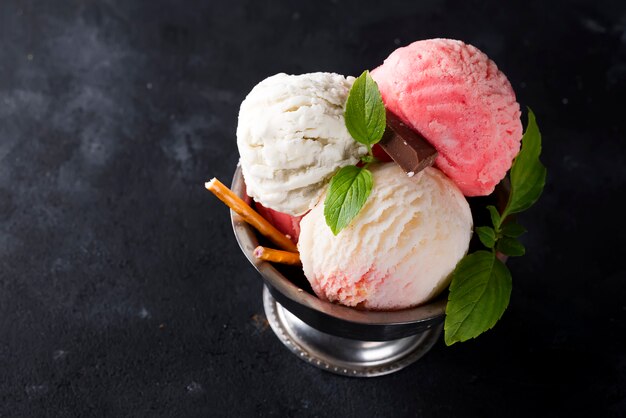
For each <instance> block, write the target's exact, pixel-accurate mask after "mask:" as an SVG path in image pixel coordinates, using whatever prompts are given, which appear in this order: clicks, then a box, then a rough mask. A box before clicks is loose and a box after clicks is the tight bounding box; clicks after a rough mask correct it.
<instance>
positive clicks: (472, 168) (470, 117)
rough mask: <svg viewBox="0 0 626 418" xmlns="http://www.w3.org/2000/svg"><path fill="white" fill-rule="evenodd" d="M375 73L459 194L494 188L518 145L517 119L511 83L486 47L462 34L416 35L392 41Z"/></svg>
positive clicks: (397, 110)
mask: <svg viewBox="0 0 626 418" xmlns="http://www.w3.org/2000/svg"><path fill="white" fill-rule="evenodd" d="M372 77H373V78H374V80H376V82H377V83H378V87H379V89H380V92H381V94H382V96H383V100H384V102H385V105H386V106H387V107H388V108H389V109H390V110H391V111H392V112H394V113H395V114H396V115H398V116H399V117H400V118H401V119H402V120H403V121H404V122H405V123H407V124H408V125H410V126H411V127H412V128H413V129H415V130H416V131H418V132H419V133H421V134H422V135H423V136H424V137H425V138H426V139H427V140H428V141H429V142H430V143H431V144H432V145H433V146H434V147H435V148H436V149H437V151H438V153H439V156H438V157H437V160H436V165H437V167H438V168H439V169H440V170H441V171H443V172H444V173H445V174H446V175H447V176H448V177H450V178H451V179H452V180H453V181H454V182H455V183H456V184H457V186H458V187H459V189H460V190H461V191H462V192H463V194H465V195H466V196H484V195H488V194H490V193H491V192H493V190H494V187H495V186H496V184H498V182H499V181H500V180H502V178H504V176H505V175H506V172H507V171H508V170H509V168H511V163H512V160H513V158H514V157H515V156H516V155H517V153H518V152H519V149H520V141H521V138H522V125H521V122H520V107H519V104H518V103H517V101H516V99H515V93H514V92H513V89H512V87H511V84H510V83H509V81H508V80H507V78H506V76H505V75H504V74H503V73H502V72H501V71H499V70H498V67H497V66H496V64H495V63H494V62H493V61H491V60H490V59H489V58H488V57H487V55H485V54H484V53H483V52H481V51H480V50H478V49H477V48H475V47H473V46H471V45H467V44H465V43H463V42H461V41H456V40H451V39H429V40H424V41H418V42H414V43H412V44H410V45H408V46H406V47H404V48H398V49H396V50H395V51H394V52H393V53H392V54H391V55H389V57H388V58H387V59H386V60H385V62H384V63H383V64H382V65H381V66H380V67H378V68H376V69H375V70H373V71H372Z"/></svg>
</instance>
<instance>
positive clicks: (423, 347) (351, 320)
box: [231, 168, 447, 376]
mask: <svg viewBox="0 0 626 418" xmlns="http://www.w3.org/2000/svg"><path fill="white" fill-rule="evenodd" d="M231 189H232V191H233V192H234V193H235V194H237V195H238V196H239V197H241V198H242V199H244V200H246V201H248V202H250V199H249V198H248V197H247V195H246V191H245V183H244V180H243V176H242V174H241V170H240V168H237V170H236V171H235V175H234V177H233V182H232V186H231ZM231 220H232V225H233V231H234V233H235V237H236V239H237V242H238V243H239V246H240V247H241V250H242V251H243V253H244V254H245V256H246V257H247V258H248V261H250V263H251V264H252V265H253V266H254V267H255V268H256V269H257V271H258V272H259V273H260V274H261V277H262V278H263V281H264V283H265V289H264V307H265V313H266V316H267V318H268V321H269V323H270V325H271V326H272V329H273V330H274V332H275V333H276V335H277V336H278V337H279V339H280V340H281V341H282V342H283V343H284V344H285V345H286V346H287V347H288V348H289V349H290V350H291V351H292V352H294V353H295V354H297V355H298V356H299V357H300V358H302V359H304V360H306V361H308V362H310V363H311V364H313V365H315V366H317V367H320V368H322V369H326V370H329V371H331V372H334V373H339V374H343V375H350V376H378V375H382V374H387V373H391V372H394V371H396V370H399V369H401V368H403V367H405V366H407V365H408V364H410V363H412V362H414V361H415V360H417V359H418V358H420V357H421V356H422V355H423V354H425V353H426V352H427V351H428V350H429V349H430V348H431V347H432V345H433V344H434V343H435V342H436V341H437V339H438V337H439V335H440V334H441V331H442V327H443V320H444V315H445V307H446V299H447V297H446V295H445V294H444V295H442V296H441V297H439V298H437V299H436V300H434V301H432V302H430V303H428V304H425V305H422V306H418V307H415V308H410V309H403V310H399V311H388V312H375V311H364V310H359V309H355V308H350V307H346V306H341V305H337V304H333V303H330V302H326V301H323V300H321V299H319V298H318V297H317V296H315V295H314V294H313V292H312V290H311V289H310V287H308V282H307V281H306V279H305V278H304V275H303V273H302V271H301V269H296V268H288V267H282V266H275V265H273V264H271V263H268V262H265V261H261V260H259V259H257V258H256V257H254V256H253V250H254V248H256V246H257V245H259V237H258V236H257V234H256V232H255V230H254V229H253V228H252V227H250V225H248V224H247V223H246V222H245V221H243V219H242V218H241V217H240V216H239V215H237V214H236V213H235V212H233V211H231Z"/></svg>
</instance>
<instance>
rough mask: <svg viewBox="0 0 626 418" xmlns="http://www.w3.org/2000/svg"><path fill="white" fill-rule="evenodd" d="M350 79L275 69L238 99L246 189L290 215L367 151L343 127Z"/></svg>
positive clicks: (239, 140) (303, 210)
mask: <svg viewBox="0 0 626 418" xmlns="http://www.w3.org/2000/svg"><path fill="white" fill-rule="evenodd" d="M353 81H354V78H352V77H348V78H346V77H344V76H342V75H339V74H334V73H310V74H302V75H287V74H276V75H274V76H271V77H269V78H266V79H265V80H263V81H261V82H260V83H259V84H257V85H256V86H255V87H254V88H253V89H252V91H250V93H249V94H248V96H247V97H246V99H245V100H244V101H243V103H242V104H241V108H240V110H239V123H238V126H237V146H238V148H239V154H240V162H241V169H242V172H243V176H244V179H245V181H246V185H247V193H248V195H249V196H251V197H252V198H253V199H254V200H255V201H257V202H260V203H261V204H262V205H263V206H265V207H267V208H269V209H273V210H275V211H278V212H282V213H286V214H289V215H292V216H299V215H302V214H304V213H306V212H307V211H308V210H309V209H311V208H312V207H313V206H315V205H316V204H317V202H318V200H319V197H320V195H321V194H322V193H323V192H324V190H325V186H326V184H327V183H328V181H329V180H330V177H332V175H333V174H334V173H335V172H336V171H337V170H338V169H339V168H341V167H343V166H346V165H350V164H356V163H357V162H358V161H359V158H360V157H361V156H362V155H364V154H365V153H366V152H367V149H366V147H365V146H364V145H361V144H359V143H357V142H356V141H354V139H352V137H351V136H350V134H349V133H348V130H347V128H346V126H345V121H344V104H345V102H346V99H347V97H348V92H349V90H350V86H351V85H352V83H353Z"/></svg>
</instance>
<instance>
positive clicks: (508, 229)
mask: <svg viewBox="0 0 626 418" xmlns="http://www.w3.org/2000/svg"><path fill="white" fill-rule="evenodd" d="M501 230H502V235H504V236H505V237H511V238H517V237H519V236H520V235H522V234H523V233H525V232H526V228H524V227H523V226H522V225H520V224H518V223H516V222H509V223H507V224H504V225H503V226H502V229H501Z"/></svg>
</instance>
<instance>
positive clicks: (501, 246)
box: [496, 237, 526, 257]
mask: <svg viewBox="0 0 626 418" xmlns="http://www.w3.org/2000/svg"><path fill="white" fill-rule="evenodd" d="M496 248H497V249H498V251H500V252H501V253H502V254H506V255H509V256H511V257H519V256H522V255H524V254H526V248H524V245H522V243H521V242H519V241H518V240H516V239H515V238H511V237H502V238H500V239H499V240H498V245H497V246H496Z"/></svg>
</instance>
